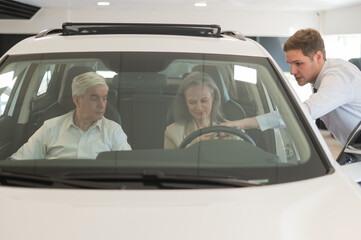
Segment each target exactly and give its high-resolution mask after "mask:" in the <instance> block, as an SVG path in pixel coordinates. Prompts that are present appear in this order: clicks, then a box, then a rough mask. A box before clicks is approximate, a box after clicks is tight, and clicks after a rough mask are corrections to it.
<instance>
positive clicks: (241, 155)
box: [0, 52, 329, 187]
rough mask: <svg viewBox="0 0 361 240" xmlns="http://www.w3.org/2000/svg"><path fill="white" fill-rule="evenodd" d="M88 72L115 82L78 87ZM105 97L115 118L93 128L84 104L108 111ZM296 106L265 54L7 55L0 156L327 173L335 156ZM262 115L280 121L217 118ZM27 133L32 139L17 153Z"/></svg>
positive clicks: (292, 176) (96, 166) (282, 176)
mask: <svg viewBox="0 0 361 240" xmlns="http://www.w3.org/2000/svg"><path fill="white" fill-rule="evenodd" d="M89 72H95V73H96V74H97V75H100V76H101V77H102V78H103V79H105V82H106V84H107V86H108V89H106V90H104V89H103V90H104V91H105V92H104V91H103V90H99V89H97V88H96V87H95V88H94V87H93V88H94V89H96V90H94V91H93V92H92V91H90V90H89V89H93V88H88V90H87V91H86V92H85V93H84V96H83V95H82V96H79V97H74V94H72V85H71V84H72V81H73V79H74V77H76V76H79V75H82V74H84V73H89ZM197 79H198V80H199V79H201V84H199V81H198V83H197ZM97 86H98V85H97ZM89 94H90V96H89V99H88V98H87V96H88V95H89ZM102 94H103V95H102ZM87 99H88V100H87ZM87 101H88V102H87ZM87 104H88V105H87ZM103 106H104V107H105V106H106V110H105V112H104V117H105V118H106V119H110V120H112V123H111V124H110V123H109V122H101V121H100V120H97V118H94V119H95V120H94V121H93V122H91V123H92V124H90V126H88V128H85V129H84V128H82V127H81V126H83V125H79V124H78V123H79V119H78V115H77V114H76V112H77V113H79V116H85V115H86V113H84V112H82V111H83V110H82V111H80V110H81V109H85V108H86V107H88V108H91V107H94V109H100V110H93V115H94V116H95V115H96V114H98V115H99V116H100V115H102V112H101V109H102V107H103ZM295 106H296V105H295V104H294V103H293V102H292V97H291V94H290V93H288V92H287V90H285V87H284V85H283V84H282V81H281V80H280V75H279V74H277V73H276V72H275V70H274V68H273V66H272V64H270V61H269V60H268V59H267V58H261V57H243V56H229V55H218V54H217V55H215V54H195V53H161V52H156V53H154V52H153V53H152V52H146V53H144V52H121V53H117V52H112V53H109V52H107V53H100V52H96V53H62V54H39V55H26V56H9V57H8V58H7V59H6V61H4V63H3V64H2V65H1V66H0V129H1V133H2V134H1V136H0V138H1V139H0V142H1V146H0V159H2V160H4V161H0V167H1V166H2V170H4V169H10V168H11V171H15V170H16V171H17V172H24V171H25V172H27V173H29V172H31V173H33V174H35V175H39V174H42V175H45V176H52V175H54V176H55V175H56V176H58V177H60V178H62V177H64V176H65V175H66V176H67V177H69V176H72V177H75V178H80V176H84V174H85V175H86V176H87V178H91V179H92V178H93V177H94V178H103V177H104V176H105V175H104V174H105V173H109V174H111V175H112V176H113V177H114V174H116V175H117V177H119V176H133V175H142V176H144V175H148V174H150V175H156V176H158V177H159V176H163V177H164V176H183V177H184V176H188V177H189V176H192V177H211V178H227V179H241V180H245V181H248V182H256V183H261V184H274V183H281V182H289V181H296V180H301V179H307V178H310V177H317V176H320V175H323V174H326V173H327V172H328V171H329V170H328V168H329V166H327V165H326V164H327V163H326V162H323V161H322V157H320V155H319V153H318V152H319V151H318V150H316V149H315V146H314V143H315V141H314V139H313V138H314V136H312V134H311V135H308V133H310V132H311V131H310V130H308V126H307V125H305V120H303V117H302V115H301V114H299V111H298V109H297V107H295ZM78 107H79V108H80V109H79V110H76V111H74V109H75V108H77V109H78ZM80 113H82V114H83V115H81V114H80ZM67 114H68V115H67ZM264 114H267V115H264ZM65 115H66V116H67V117H64V116H65ZM262 115H263V116H266V117H265V118H264V121H266V122H276V123H277V124H276V125H275V126H273V127H270V128H268V129H267V128H265V129H262V127H261V129H259V128H256V129H251V128H250V129H244V130H238V131H237V129H236V128H234V127H232V128H231V129H227V128H225V127H220V125H222V126H223V125H224V124H223V123H224V122H228V121H233V120H240V119H245V118H250V117H255V116H262ZM59 116H62V118H59ZM56 117H57V119H58V120H57V121H49V119H54V118H56ZM259 121H261V120H259ZM44 122H45V123H44ZM114 124H116V125H114ZM119 126H120V127H119ZM205 127H207V128H205ZM200 129H201V130H202V129H203V130H204V132H202V131H198V132H197V130H200ZM73 131H74V132H73ZM195 132H196V133H195ZM203 133H204V134H203ZM69 134H70V135H69ZM201 134H203V135H201ZM30 137H31V138H30ZM29 138H30V140H29ZM27 142H28V144H30V145H31V147H28V148H27V149H22V150H21V154H20V153H19V152H20V151H19V149H20V148H21V147H22V146H23V145H24V144H25V143H27ZM315 145H316V147H317V144H315ZM80 159H81V160H80ZM1 164H2V165H1ZM34 169H35V170H34ZM142 187H144V184H143V185H142Z"/></svg>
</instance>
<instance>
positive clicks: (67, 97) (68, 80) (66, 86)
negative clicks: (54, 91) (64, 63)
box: [58, 66, 94, 110]
mask: <svg viewBox="0 0 361 240" xmlns="http://www.w3.org/2000/svg"><path fill="white" fill-rule="evenodd" d="M86 72H94V71H93V69H92V68H91V67H87V66H74V67H72V68H70V69H69V70H68V72H67V74H66V77H65V81H64V82H63V84H62V86H61V88H60V93H59V98H58V102H59V104H60V105H61V106H63V107H64V106H65V107H66V108H68V109H69V110H70V109H74V108H75V104H74V102H73V96H72V92H71V84H72V83H73V79H74V78H75V77H76V76H78V75H80V74H83V73H86Z"/></svg>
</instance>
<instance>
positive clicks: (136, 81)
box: [113, 72, 167, 87]
mask: <svg viewBox="0 0 361 240" xmlns="http://www.w3.org/2000/svg"><path fill="white" fill-rule="evenodd" d="M116 82H117V83H118V85H119V86H128V87H137V86H139V87H164V86H167V77H166V75H164V74H159V73H153V72H140V73H139V72H126V73H124V72H123V73H119V74H118V75H116V76H115V77H114V78H113V84H116Z"/></svg>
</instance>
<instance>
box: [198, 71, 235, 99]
mask: <svg viewBox="0 0 361 240" xmlns="http://www.w3.org/2000/svg"><path fill="white" fill-rule="evenodd" d="M192 72H203V73H207V74H208V75H209V76H211V78H212V79H213V81H214V82H215V84H216V85H217V87H218V90H219V93H220V94H221V101H222V103H225V102H228V101H229V99H230V97H229V94H228V90H227V88H226V84H225V83H224V81H223V77H222V75H221V74H220V73H219V71H218V69H217V66H212V65H197V66H195V67H193V69H192Z"/></svg>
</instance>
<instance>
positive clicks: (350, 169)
mask: <svg viewBox="0 0 361 240" xmlns="http://www.w3.org/2000/svg"><path fill="white" fill-rule="evenodd" d="M337 162H338V163H339V164H340V165H342V169H343V170H344V171H345V172H346V173H347V174H348V175H349V176H350V177H351V178H352V179H353V180H354V181H355V182H357V183H359V184H361V121H360V123H359V124H358V125H357V127H356V128H355V129H354V130H353V132H352V133H351V135H350V137H349V139H348V141H347V144H346V145H345V147H344V148H343V150H342V152H341V153H340V155H339V156H338V158H337Z"/></svg>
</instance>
